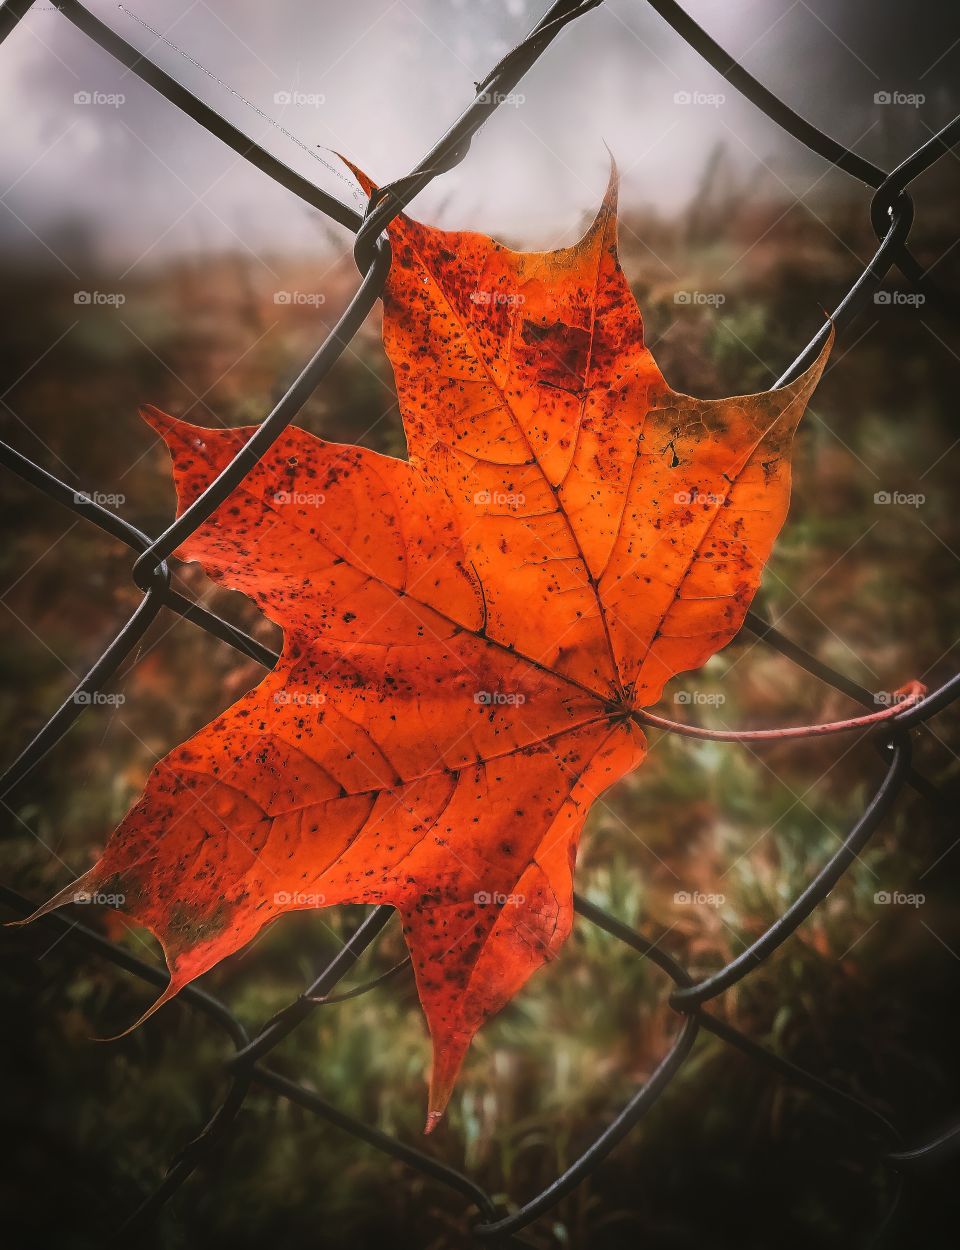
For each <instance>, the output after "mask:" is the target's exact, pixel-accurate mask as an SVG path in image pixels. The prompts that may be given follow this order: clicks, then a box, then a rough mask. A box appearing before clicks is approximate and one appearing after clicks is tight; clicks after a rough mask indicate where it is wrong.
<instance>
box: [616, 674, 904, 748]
mask: <svg viewBox="0 0 960 1250" xmlns="http://www.w3.org/2000/svg"><path fill="white" fill-rule="evenodd" d="M926 693H927V688H926V686H924V685H923V684H922V683H921V682H919V681H910V682H907V684H906V685H905V686H901V687H900V689H899V690H896V691H894V694H893V699H894V702H893V703H892V704H891V706H890V707H885V708H881V710H880V711H879V712H867V713H865V714H864V715H863V716H851V717H848V719H846V720H836V721H828V722H827V723H825V724H821V725H786V726H782V727H780V728H778V729H704V728H702V727H701V726H699V725H684V724H682V723H681V722H680V721H673V720H668V719H667V718H666V717H665V716H658V715H657V714H656V713H655V712H649V711H647V710H646V709H645V708H636V709H634V711H633V713H632V717H633V719H634V720H635V721H637V722H638V723H639V724H641V725H652V726H653V727H654V728H656V729H663V730H665V731H666V732H667V733H675V734H682V735H683V736H684V737H686V738H702V739H705V740H706V741H708V742H763V741H767V740H777V739H781V738H820V737H823V736H825V735H826V734H839V733H847V732H848V731H849V730H852V729H869V728H870V727H871V726H872V725H879V724H883V722H884V721H888V720H893V718H894V717H896V716H899V715H900V713H901V712H903V711H904V710H905V709H906V708H908V707H910V706H911V705H912V704H914V703H917V702H919V701H920V699H922V698H923V697H924V695H925V694H926Z"/></svg>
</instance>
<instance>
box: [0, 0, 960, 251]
mask: <svg viewBox="0 0 960 1250" xmlns="http://www.w3.org/2000/svg"><path fill="white" fill-rule="evenodd" d="M546 2H547V0H535V2H534V0H473V2H472V3H470V2H469V0H349V2H346V0H273V3H271V4H269V5H265V4H262V3H255V0H232V2H231V3H227V0H129V4H128V6H127V7H128V9H129V11H130V12H132V13H135V14H136V15H137V16H138V17H140V18H141V19H142V20H143V21H145V22H147V23H149V25H151V26H154V27H156V28H158V29H160V30H161V31H163V32H165V34H166V35H167V37H168V38H169V39H170V40H171V41H173V42H174V43H176V44H177V45H179V47H180V48H182V49H184V50H185V51H186V52H188V53H189V54H190V55H191V56H192V57H193V58H195V59H196V60H197V61H199V62H201V63H202V65H203V66H205V67H206V68H207V69H208V70H209V71H210V73H211V74H214V75H217V76H218V77H219V78H221V79H222V80H224V81H225V82H226V83H228V84H229V85H230V86H231V87H233V88H234V89H236V91H238V92H241V93H242V94H243V95H244V96H246V97H247V99H248V100H249V101H251V102H252V103H253V104H254V105H255V106H256V107H257V108H259V109H260V110H262V111H263V113H265V114H267V115H269V116H270V117H272V118H274V119H275V120H277V121H278V122H280V123H281V124H282V125H283V126H284V127H285V128H287V129H288V130H289V131H291V132H292V133H293V134H295V135H297V136H298V137H299V138H300V139H301V140H302V142H303V143H304V145H305V146H306V148H308V149H310V150H311V151H312V152H314V153H316V156H320V157H322V158H323V159H322V161H321V160H318V159H316V157H315V156H313V155H311V154H310V153H309V152H307V151H305V150H303V149H302V148H300V147H298V146H297V145H296V144H294V143H293V142H291V141H290V140H289V139H288V138H286V137H285V136H284V135H283V134H282V133H280V132H279V131H278V130H277V129H275V128H273V127H271V126H270V125H269V124H268V123H267V122H265V121H264V119H263V118H262V117H261V116H259V115H258V114H257V112H255V111H254V110H253V109H251V108H249V107H247V106H246V105H245V104H244V103H243V102H241V101H240V100H239V99H237V98H236V97H235V96H234V95H232V94H230V92H229V91H228V90H226V89H225V88H223V87H221V86H220V85H218V83H217V82H215V81H214V80H213V78H211V77H210V76H208V75H207V74H205V73H204V72H203V71H202V70H201V69H199V68H198V67H196V66H195V65H194V64H192V63H191V62H190V61H188V60H186V59H184V58H183V57H182V56H180V55H178V53H177V52H176V51H175V50H174V49H172V48H171V47H169V46H168V45H166V44H164V43H162V42H158V41H156V40H155V38H154V37H153V36H152V35H151V34H150V33H149V31H147V30H146V29H145V28H144V27H143V26H142V25H140V24H138V23H137V22H136V21H135V20H134V19H133V18H132V17H130V16H129V15H128V13H127V12H125V11H124V10H123V9H121V8H120V7H119V6H118V5H117V4H116V3H113V2H107V0H90V2H89V3H88V7H89V8H90V9H91V10H92V11H93V12H95V13H96V14H97V15H98V16H99V17H101V18H102V19H103V20H104V21H105V22H107V23H108V24H110V25H111V26H113V27H114V28H115V29H116V30H118V31H119V32H120V33H121V34H122V35H123V37H124V38H125V39H127V40H128V41H129V42H131V43H133V44H134V45H135V46H137V47H138V48H140V49H142V50H144V51H149V55H150V56H151V58H152V59H153V60H155V61H156V62H158V63H159V64H160V65H161V66H162V67H163V68H164V69H166V70H167V72H168V73H170V74H171V75H172V76H173V77H175V78H177V79H178V80H179V81H180V82H182V83H184V84H185V85H187V86H188V87H190V89H191V90H193V91H194V92H196V93H197V94H199V95H200V96H201V97H202V98H203V99H205V100H206V101H208V102H209V103H211V104H212V105H213V106H214V107H215V108H216V109H217V110H218V111H220V112H223V113H225V114H226V115H227V116H228V117H229V118H230V120H232V121H233V122H234V123H235V124H236V125H238V126H239V127H240V128H241V129H243V130H245V131H246V132H247V133H249V134H250V135H251V136H252V137H254V138H256V139H257V140H258V141H260V142H262V143H263V144H264V145H265V146H266V147H268V148H270V149H271V150H273V151H275V152H276V153H277V154H278V155H279V156H281V157H282V158H283V159H284V160H285V161H287V162H288V163H289V164H291V165H293V166H294V167H295V168H296V169H298V170H299V171H300V172H302V173H303V174H305V175H306V176H307V177H308V178H310V179H312V180H314V181H316V182H317V183H318V184H319V185H321V186H322V187H324V188H325V189H327V190H329V191H331V192H332V193H333V194H336V195H338V196H339V197H340V198H342V199H346V200H348V201H350V202H353V203H354V204H355V206H360V204H362V200H359V199H357V198H356V196H357V193H356V192H355V191H354V189H353V187H352V182H351V181H350V180H349V179H345V176H344V174H341V173H340V172H339V171H338V170H335V169H334V168H333V167H336V166H338V162H337V161H336V158H335V157H333V156H332V155H331V154H330V153H329V151H328V150H327V149H337V150H340V151H342V152H344V153H345V154H348V155H350V156H351V157H352V158H353V159H355V160H356V161H357V162H358V163H359V164H361V165H362V166H364V167H365V168H366V169H367V170H368V171H369V172H370V173H371V174H372V175H373V176H374V177H375V178H377V179H378V180H380V181H386V180H388V179H390V178H394V177H397V176H399V175H400V174H402V173H405V172H406V171H407V170H408V169H409V167H410V166H411V165H412V164H414V163H415V162H416V161H417V160H418V159H419V158H420V157H421V156H423V154H424V153H425V152H426V150H427V149H428V148H429V147H430V146H431V145H432V143H433V142H434V141H435V140H436V138H437V137H439V135H440V134H441V133H442V132H443V130H444V129H445V128H446V127H447V126H448V125H449V124H450V123H451V122H452V121H453V120H454V119H455V118H456V116H457V115H458V114H459V112H460V111H461V110H462V109H463V108H464V107H465V106H466V105H467V104H468V103H469V102H470V100H471V99H472V97H473V82H474V80H476V79H479V78H481V77H483V75H484V74H485V73H486V72H487V70H488V69H489V68H490V67H491V66H492V64H493V63H494V62H495V61H496V60H497V58H498V57H499V56H501V55H502V54H503V53H504V52H505V51H506V50H507V49H508V48H509V47H510V46H512V45H513V44H514V43H515V42H517V41H518V40H519V39H520V38H522V37H523V35H524V34H525V33H526V32H527V31H528V30H529V28H530V26H531V25H532V24H533V21H534V20H535V18H536V17H537V16H538V15H539V14H540V12H541V11H542V10H543V9H544V8H545V7H546ZM686 8H687V9H688V11H689V12H690V13H691V14H692V15H693V16H694V17H695V18H696V19H697V20H698V21H700V22H701V23H702V24H703V25H704V26H706V28H707V29H708V30H709V31H710V32H711V33H712V34H713V35H714V36H715V37H716V38H717V39H718V40H719V41H720V42H721V43H722V44H723V45H724V46H725V47H726V48H727V49H728V50H729V51H730V52H731V53H732V54H733V55H735V56H737V57H738V58H740V59H742V60H743V62H744V64H745V65H746V66H747V67H748V68H749V69H750V70H751V71H752V72H753V73H755V74H756V75H757V76H758V77H759V78H760V79H761V81H763V82H765V83H767V84H768V85H769V86H771V87H772V88H773V89H774V90H775V91H777V92H778V93H779V94H781V95H782V96H783V97H784V98H785V99H786V100H787V101H788V102H789V103H790V104H791V105H793V106H794V107H795V108H797V109H798V110H799V111H800V112H801V113H803V114H804V115H805V116H807V117H808V118H809V119H810V120H811V121H813V122H814V123H816V124H817V125H820V126H821V127H823V128H824V129H825V130H827V131H828V132H829V133H831V134H833V135H834V136H835V137H837V138H838V139H840V140H842V141H843V142H845V143H848V144H852V145H854V146H855V147H856V148H857V150H858V151H860V152H861V153H862V154H863V155H865V156H867V157H869V158H870V159H873V160H875V161H877V162H878V163H880V164H886V165H888V166H892V165H894V164H896V163H897V161H898V160H899V159H901V158H902V157H903V156H904V155H906V154H907V153H908V152H909V150H910V149H911V147H913V146H916V144H918V143H920V142H922V141H923V139H924V138H926V137H928V135H929V134H930V133H931V132H932V131H933V130H936V129H939V127H940V126H942V125H943V124H944V123H945V122H946V121H948V120H949V119H950V117H951V116H952V114H953V112H955V111H956V110H957V103H958V99H957V97H958V94H960V92H958V82H960V74H958V67H960V6H958V5H956V4H954V3H947V2H944V3H939V2H931V0H926V2H924V3H919V4H915V5H912V6H905V5H903V4H900V3H894V2H893V0H883V2H881V0H686ZM880 91H886V92H890V93H893V92H901V93H903V94H904V95H917V94H922V95H924V96H925V97H926V98H925V101H924V102H923V103H922V104H921V105H919V106H917V107H914V106H913V105H911V104H909V103H905V104H899V105H898V104H891V105H878V104H876V103H875V102H874V95H875V93H877V92H880ZM517 92H518V93H519V94H520V96H521V97H522V98H520V99H518V100H516V101H513V102H509V103H508V104H507V105H505V106H504V107H502V108H501V109H500V110H499V112H498V113H497V114H496V115H495V116H494V117H493V118H492V119H491V120H490V121H489V122H488V123H487V125H486V127H485V128H484V130H483V131H482V132H481V134H480V135H479V136H478V137H477V139H476V140H475V141H474V144H473V147H472V149H471V152H470V154H469V156H468V157H467V160H466V161H465V162H464V163H463V164H462V165H461V166H460V167H459V168H458V169H456V170H455V171H452V172H451V173H449V174H447V175H445V176H444V177H443V178H440V179H438V180H437V182H436V183H435V184H434V185H433V186H432V187H431V188H429V189H428V191H427V192H425V193H424V194H423V195H422V196H421V197H420V198H419V199H418V201H417V202H416V205H415V213H416V214H417V215H421V216H423V217H425V218H428V219H430V220H432V221H435V222H438V223H439V224H443V225H448V226H457V227H471V228H476V229H481V230H484V231H487V232H489V233H493V234H499V235H501V236H502V235H504V234H506V235H507V236H509V237H511V238H513V239H517V240H520V241H523V242H526V243H527V245H531V244H532V243H536V245H537V246H540V247H549V246H554V245H555V244H556V243H558V242H562V241H569V240H570V239H571V238H573V237H575V236H576V233H577V231H578V228H579V226H580V225H581V224H582V222H583V217H584V214H585V213H586V212H587V211H590V210H592V208H593V207H594V206H595V205H596V203H597V201H598V198H599V196H600V195H601V193H602V189H603V185H604V183H605V180H606V171H607V155H606V151H605V148H604V143H606V144H608V145H609V147H610V148H611V149H612V151H613V152H614V154H615V155H616V158H617V160H618V163H619V165H620V167H621V170H622V172H623V196H624V199H625V201H626V202H628V203H631V202H632V203H635V204H641V205H649V206H652V207H655V208H658V209H660V210H661V211H663V212H669V211H670V210H671V209H674V208H676V207H677V206H679V205H681V204H683V203H684V202H685V200H686V199H687V198H688V197H689V196H690V195H691V194H692V193H693V190H694V188H695V187H696V185H697V180H698V178H699V176H700V174H701V171H702V167H703V163H704V160H705V158H706V156H707V154H708V152H709V151H710V150H711V149H712V148H713V147H714V146H715V145H716V144H717V143H718V142H722V143H724V144H725V145H726V146H727V148H728V150H729V153H730V156H731V157H732V158H733V159H734V160H735V162H736V163H737V164H738V165H739V166H740V167H741V168H743V169H744V170H751V169H753V170H756V171H757V176H758V177H762V178H763V179H765V182H766V184H767V185H768V186H773V187H776V186H778V185H779V186H780V187H782V188H783V189H784V191H785V190H786V188H787V187H789V188H792V189H793V190H794V191H804V190H806V188H808V187H809V186H811V185H813V184H816V187H817V192H818V194H822V193H823V191H824V190H825V189H826V190H829V189H831V188H836V189H837V190H838V192H839V191H841V190H846V189H847V188H848V187H849V179H848V178H847V177H846V176H845V175H843V174H840V173H838V172H836V171H833V172H829V171H828V172H827V173H826V175H825V176H824V170H825V166H824V164H823V162H822V161H820V160H819V159H818V158H816V157H811V156H810V155H809V154H807V153H805V151H804V149H803V148H802V146H801V145H799V144H797V143H796V142H795V141H794V140H792V139H791V138H789V137H788V136H786V135H784V134H783V132H782V131H780V130H779V128H778V127H776V126H775V125H774V124H773V123H771V122H769V121H767V120H766V119H765V118H764V117H763V116H762V115H761V114H759V113H758V111H757V110H756V109H755V108H754V107H753V106H752V105H750V104H749V103H748V102H746V101H744V100H742V99H741V98H740V97H739V96H738V95H737V93H736V92H735V91H734V90H733V88H732V87H730V86H729V85H728V84H726V83H725V82H724V81H723V79H722V78H720V76H719V75H717V74H716V73H715V72H714V71H713V70H712V69H710V67H709V66H707V65H706V63H705V62H703V61H702V60H701V58H700V57H699V56H697V55H696V53H694V52H692V51H691V50H690V49H689V48H688V47H687V45H686V44H685V43H684V42H683V41H682V40H681V39H680V38H679V36H677V35H675V34H674V33H673V31H672V30H670V28H669V27H668V26H667V25H666V24H665V23H664V22H663V21H662V19H661V18H660V17H659V16H658V15H657V14H656V13H655V12H654V11H653V10H652V9H651V8H650V7H649V6H648V5H647V4H645V3H644V2H643V0H607V2H606V3H604V4H603V5H601V6H600V8H599V9H597V10H596V11H594V12H593V13H591V14H589V15H587V16H586V17H584V18H581V19H579V20H578V21H576V22H574V23H573V25H572V26H571V27H569V28H568V29H567V30H566V31H565V32H564V33H563V34H562V35H561V36H560V38H559V39H558V40H557V42H556V43H554V44H553V46H552V47H551V48H550V49H548V51H547V52H546V54H545V55H544V57H543V58H542V60H541V62H540V63H539V64H538V65H537V66H536V67H535V68H534V70H533V71H531V73H530V74H528V75H527V77H526V78H525V79H524V80H523V82H522V83H521V84H520V85H519V87H518V88H517ZM82 93H88V94H90V95H93V96H96V94H97V93H100V96H101V97H110V96H113V97H119V96H122V97H123V100H122V103H119V104H116V101H113V102H110V101H109V99H108V100H107V101H104V102H101V103H96V102H91V103H76V102H75V95H77V94H81V96H82ZM283 93H289V95H290V96H291V97H292V102H291V103H284V102H283V98H282V95H283ZM677 93H686V94H687V95H689V96H692V97H694V101H696V100H701V101H702V102H700V103H697V102H691V103H677V102H676V101H675V96H676V95H677ZM717 95H722V96H724V97H725V99H724V100H723V102H722V103H719V102H717V101H716V100H715V99H713V100H711V99H710V97H716V96H717ZM115 105H116V106H115ZM0 110H2V116H3V118H4V121H5V125H4V127H3V130H2V135H3V140H2V143H0V187H2V188H3V193H2V198H0V247H5V248H6V249H7V250H8V251H10V250H11V249H13V250H15V251H16V253H17V254H19V255H21V256H23V255H29V254H33V253H35V254H36V255H38V256H44V257H45V258H46V260H48V261H50V263H53V264H57V263H59V262H58V261H57V260H55V259H53V257H54V256H55V255H56V256H60V257H62V258H63V259H64V260H66V261H68V262H69V257H70V256H71V255H72V254H74V252H75V251H76V250H77V249H78V248H79V249H80V250H81V251H82V250H88V251H90V252H91V253H92V254H93V255H98V256H101V257H103V258H105V259H106V260H109V261H110V262H111V263H120V262H121V261H122V262H123V263H124V264H131V263H134V262H136V264H137V265H144V266H145V265H150V264H151V263H154V262H157V261H161V260H162V259H163V257H164V256H169V255H170V254H172V253H177V252H183V251H191V250H196V249H217V248H235V247H244V246H245V247H249V248H250V249H251V250H253V251H254V252H256V251H259V250H264V251H266V250H283V249H301V248H312V247H317V246H318V245H319V244H321V243H323V242H324V240H325V239H327V240H329V239H330V238H331V237H335V238H337V239H338V243H339V245H340V246H345V244H346V240H347V235H346V233H345V232H342V231H340V230H339V228H338V227H334V228H333V235H331V232H330V228H329V227H328V226H326V225H324V224H323V219H322V218H321V217H320V215H319V214H317V213H316V212H314V211H313V210H310V209H308V208H307V207H306V206H304V205H303V204H301V203H300V202H299V201H298V200H297V199H296V198H295V197H294V196H292V195H290V193H288V192H285V191H283V190H282V189H280V188H277V187H275V186H273V185H272V183H271V182H270V180H269V178H267V177H266V176H265V175H262V174H260V173H259V172H257V171H256V170H254V169H253V168H252V167H250V166H249V165H247V164H246V163H245V162H244V161H242V160H241V159H240V158H238V157H237V156H236V155H235V154H233V153H232V152H230V151H229V150H228V149H226V148H225V147H223V146H222V145H221V144H220V143H219V141H218V140H216V139H214V138H212V137H210V136H209V135H207V134H205V132H203V131H202V129H201V128H200V127H198V126H197V125H196V123H194V122H192V121H191V120H190V119H189V118H186V117H185V116H184V115H183V114H181V113H180V112H179V111H178V110H177V109H176V108H174V107H173V106H172V105H170V104H168V103H167V102H166V101H164V100H163V99H162V98H161V97H159V96H158V95H157V94H156V93H155V92H154V91H153V90H152V89H151V88H150V87H148V86H146V85H145V84H144V83H142V82H140V81H139V80H138V79H137V78H136V77H135V76H134V75H132V74H131V73H129V72H128V71H126V70H125V69H123V67H122V66H120V65H118V64H117V63H116V62H114V61H113V60H112V59H111V58H110V57H108V56H107V55H106V54H105V53H102V52H101V51H100V50H99V49H98V48H97V47H96V46H95V45H93V44H92V43H91V42H90V41H89V40H87V39H86V37H85V36H84V35H82V34H81V33H80V32H79V31H77V30H75V29H74V28H73V27H72V26H71V25H70V23H69V22H67V21H66V20H65V19H64V18H63V17H62V16H61V15H60V14H58V13H57V12H56V11H55V10H53V9H52V7H50V6H49V5H44V4H42V3H38V4H37V5H36V6H35V8H34V10H32V11H31V12H30V13H29V14H28V15H27V17H26V18H25V19H24V21H23V22H22V23H21V25H20V27H19V28H18V29H17V30H15V31H14V32H13V34H12V35H11V36H10V37H9V39H8V40H7V42H6V43H5V44H4V45H3V46H2V48H0Z"/></svg>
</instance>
